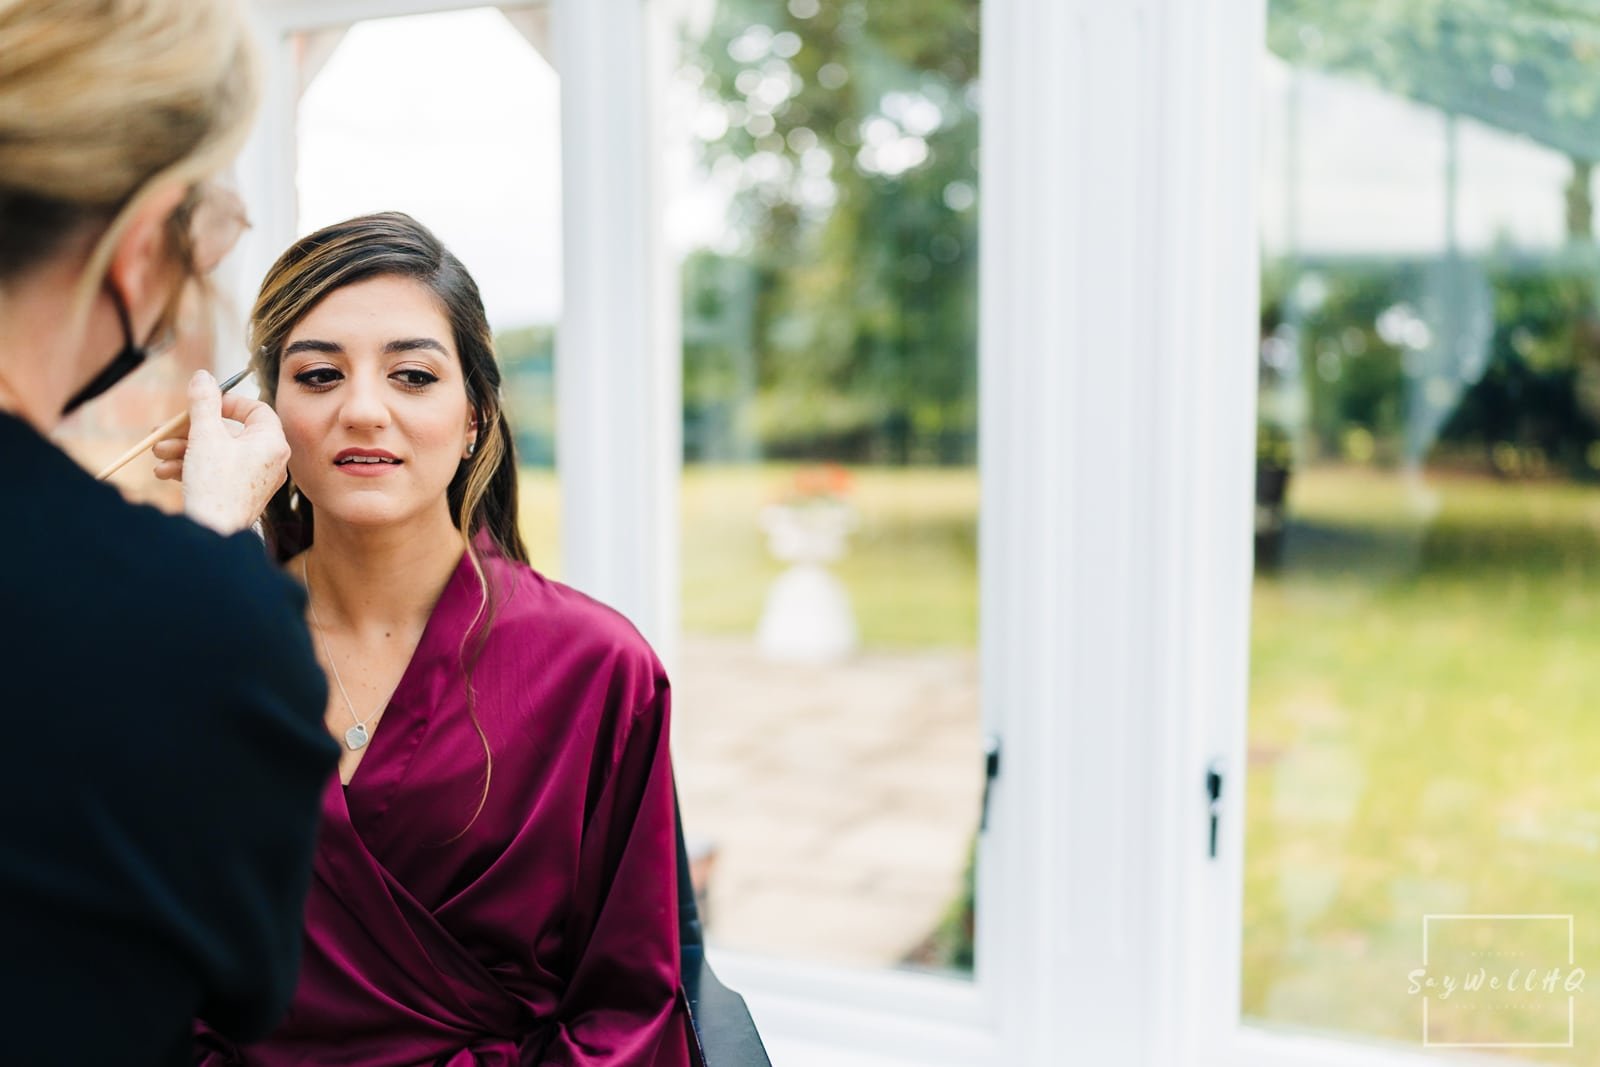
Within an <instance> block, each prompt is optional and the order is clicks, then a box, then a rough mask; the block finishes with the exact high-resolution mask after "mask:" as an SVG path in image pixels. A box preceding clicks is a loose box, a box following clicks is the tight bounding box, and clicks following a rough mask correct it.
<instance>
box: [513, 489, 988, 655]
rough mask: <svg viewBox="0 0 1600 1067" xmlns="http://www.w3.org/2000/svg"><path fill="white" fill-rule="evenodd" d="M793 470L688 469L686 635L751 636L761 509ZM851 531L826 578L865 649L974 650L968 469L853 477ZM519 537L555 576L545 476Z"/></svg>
mask: <svg viewBox="0 0 1600 1067" xmlns="http://www.w3.org/2000/svg"><path fill="white" fill-rule="evenodd" d="M795 470H796V468H795V467H793V466H788V465H783V464H765V465H761V466H729V467H691V468H690V469H689V470H688V471H686V472H685V474H684V477H683V484H682V496H681V507H682V527H681V528H682V542H683V550H682V560H683V625H684V629H685V630H686V631H688V632H690V633H703V634H754V633H755V629H756V623H757V621H758V620H759V619H760V617H761V606H762V601H763V598H764V597H765V596H766V592H767V588H768V586H769V585H770V584H771V582H772V579H773V578H775V577H777V575H778V574H779V573H780V572H781V571H782V569H783V567H782V565H781V564H780V563H778V562H777V561H776V560H774V559H773V558H772V556H771V555H770V554H769V553H768V551H767V545H766V535H765V534H764V533H763V532H762V530H761V526H760V520H761V510H762V508H764V507H765V506H767V505H768V504H771V503H773V502H774V501H775V500H776V499H778V498H779V497H780V496H781V495H782V494H783V492H784V491H785V490H786V489H787V488H788V487H789V486H790V485H791V484H792V482H793V479H794V473H795ZM850 474H851V479H852V486H851V488H850V491H849V500H850V503H851V505H852V506H853V507H854V508H855V509H856V511H857V512H858V513H859V525H858V526H857V528H856V530H855V532H854V533H853V534H851V537H850V551H849V553H848V554H847V555H846V557H845V558H844V559H842V560H841V561H840V562H839V563H838V564H837V565H836V566H835V567H834V568H833V571H834V573H835V574H837V575H838V576H839V578H840V580H841V581H843V582H844V584H845V587H846V589H847V590H848V591H849V594H850V599H851V604H852V606H853V607H854V608H855V613H856V621H857V623H858V625H859V626H860V629H861V639H862V643H863V644H864V645H866V646H867V647H879V648H882V647H934V646H945V647H948V646H958V647H972V646H973V645H974V644H975V643H976V642H977V633H978V583H977V516H978V478H977V473H976V471H974V470H972V469H971V468H957V469H926V470H898V469H892V468H855V469H853V470H852V471H851V472H850ZM521 489H522V529H523V535H524V536H525V537H526V538H527V539H528V542H529V544H528V549H529V551H530V552H531V553H532V555H533V559H534V564H535V565H536V566H538V567H540V568H541V569H544V570H547V571H548V572H550V573H551V574H553V575H557V576H559V572H560V553H559V546H558V544H557V541H558V538H557V535H556V529H557V527H558V525H559V521H558V512H557V508H558V507H559V493H558V490H557V487H556V482H555V479H554V477H553V476H552V475H550V474H548V473H546V472H539V471H527V472H524V475H523V479H522V486H521Z"/></svg>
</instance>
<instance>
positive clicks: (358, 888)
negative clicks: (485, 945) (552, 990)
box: [313, 778, 550, 1067]
mask: <svg viewBox="0 0 1600 1067" xmlns="http://www.w3.org/2000/svg"><path fill="white" fill-rule="evenodd" d="M329 789H330V792H331V793H333V794H334V795H333V796H331V797H325V799H324V803H323V815H324V819H323V829H322V832H323V835H324V838H325V840H324V841H323V842H322V845H321V847H319V848H318V849H317V851H316V857H315V860H314V862H313V870H314V871H315V873H316V876H317V878H318V879H320V880H321V881H322V882H323V883H324V884H325V885H326V886H327V887H328V889H329V891H330V892H332V893H333V894H334V896H336V897H338V898H339V900H341V901H342V902H343V903H344V904H345V906H346V909H347V910H348V914H349V919H350V921H351V923H353V924H354V925H356V926H358V927H360V929H361V931H362V932H364V933H365V934H366V935H367V936H366V937H365V938H363V939H362V940H363V941H365V944H350V945H348V946H344V945H339V946H328V947H329V948H330V949H332V948H335V947H340V948H342V947H348V948H350V949H352V950H353V951H352V952H351V953H350V954H349V955H350V956H354V955H356V954H357V953H359V956H360V958H359V959H352V958H349V957H348V956H347V957H346V958H344V959H341V960H339V961H338V963H339V965H341V966H343V967H348V968H350V969H351V970H353V971H355V972H357V973H358V974H359V975H360V978H361V981H362V983H363V984H364V985H367V986H369V987H372V988H373V989H374V990H375V991H377V992H378V993H379V994H381V995H382V996H384V997H386V998H387V999H390V1000H392V1001H394V1002H395V1003H396V1004H397V1005H399V1006H400V1007H401V1008H403V1009H405V1010H407V1011H409V1012H414V1013H416V1014H418V1015H421V1016H423V1017H424V1018H427V1019H430V1020H432V1021H433V1022H434V1023H436V1024H439V1025H441V1026H443V1027H448V1028H450V1029H454V1030H456V1031H458V1032H460V1033H462V1034H463V1036H464V1037H465V1039H466V1041H468V1042H472V1043H473V1044H475V1045H477V1050H476V1051H474V1050H473V1049H471V1048H469V1049H468V1050H466V1051H463V1052H462V1053H460V1054H458V1055H456V1058H453V1059H448V1060H445V1061H444V1062H446V1063H449V1064H451V1065H452V1067H454V1065H456V1064H485V1065H496V1067H497V1065H499V1064H501V1063H508V1064H510V1063H515V1059H514V1057H515V1056H516V1047H517V1045H518V1043H519V1042H518V1040H517V1039H518V1038H519V1037H520V1038H522V1039H523V1040H526V1039H527V1038H528V1037H530V1036H532V1035H534V1034H537V1033H538V1032H540V1031H544V1030H547V1029H548V1028H549V1025H550V1021H549V1020H544V1019H536V1018H534V1016H533V1012H532V1010H531V1009H530V1008H529V1007H528V1005H527V1004H525V1003H524V1002H523V1001H522V1000H520V999H518V998H517V997H515V996H513V995H512V994H511V993H510V992H509V991H508V990H506V988H505V987H504V986H502V985H501V984H500V983H499V982H498V981H496V980H495V977H494V975H493V973H491V972H490V971H489V969H488V968H487V967H485V966H484V965H483V964H482V963H480V962H479V961H478V960H477V958H476V957H474V956H473V955H472V953H470V952H469V951H467V949H466V948H465V947H463V946H462V945H461V943H460V942H459V941H457V940H456V939H455V938H454V937H453V936H452V935H451V934H450V932H449V931H448V930H446V929H445V928H444V927H443V926H442V925H440V923H439V921H438V919H436V918H434V916H433V913H432V912H430V911H429V910H428V909H427V908H426V907H424V906H423V905H422V904H420V903H418V902H417V900H416V898H414V897H413V896H412V895H411V894H410V893H409V892H408V891H407V890H406V888H405V887H404V886H402V885H400V884H399V883H398V882H397V881H395V879H394V877H393V876H392V875H391V874H390V873H389V872H388V871H387V870H386V869H385V868H384V866H383V865H382V864H381V863H379V862H378V861H377V859H376V858H375V857H374V856H373V855H372V853H371V852H369V851H367V847H366V845H365V844H364V843H363V842H362V840H361V837H360V835H359V834H357V833H356V830H355V827H354V826H353V825H352V824H351V822H350V810H349V808H348V807H346V806H345V800H344V790H343V788H342V787H341V786H340V784H339V781H338V779H337V778H335V779H333V780H332V781H331V782H330V783H329ZM339 940H340V941H341V942H343V941H344V940H345V939H344V938H340V939H339ZM352 940H353V939H352ZM478 1035H482V1036H483V1037H484V1038H488V1039H489V1040H486V1041H482V1042H481V1043H480V1042H478V1041H476V1040H475V1038H476V1037H477V1036H478ZM543 1036H548V1035H543ZM495 1039H507V1040H505V1041H504V1042H501V1041H499V1040H495ZM502 1044H503V1047H504V1050H505V1051H504V1052H502V1051H501V1048H502ZM461 1056H476V1057H477V1058H468V1059H462V1058H460V1057H461ZM502 1057H511V1058H502Z"/></svg>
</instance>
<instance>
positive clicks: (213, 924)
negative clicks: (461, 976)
mask: <svg viewBox="0 0 1600 1067" xmlns="http://www.w3.org/2000/svg"><path fill="white" fill-rule="evenodd" d="M247 34H248V31H247V28H246V21H245V18H244V15H243V14H242V12H241V10H240V8H239V7H238V6H237V4H236V2H235V0H0V464H3V470H4V474H3V476H0V724H3V730H4V735H3V736H4V744H3V747H0V753H3V755H0V1062H4V1063H8V1064H13V1063H14V1064H27V1065H29V1067H51V1065H56V1064H74V1065H82V1064H96V1065H99V1064H118V1065H122V1067H144V1065H166V1064H171V1065H173V1067H177V1065H179V1064H187V1063H188V1062H189V1061H190V1055H191V1053H190V1048H191V1044H190V1041H191V1026H192V1022H191V1020H192V1019H193V1018H195V1017H197V1016H198V1017H199V1018H201V1019H204V1020H205V1021H206V1022H207V1023H208V1024H209V1025H210V1026H212V1027H213V1028H214V1029H217V1030H220V1031H222V1032H223V1033H226V1034H229V1035H230V1036H234V1037H237V1038H239V1039H242V1040H248V1039H250V1038H252V1037H259V1036H261V1035H263V1034H265V1033H267V1032H268V1030H269V1029H270V1028H271V1027H272V1026H273V1025H274V1024H275V1023H276V1022H277V1021H278V1017H279V1015H280V1014H281V1013H282V1011H283V1010H284V1007H285V1006H286V1005H287V1004H288V1001H289V997H290V994H291V992H292V991H293V987H294V983H295V978H296V971H297V967H298V955H299V946H300V935H301V909H302V906H303V902H304V896H305V892H306V888H307V885H308V881H309V877H310V861H311V854H312V846H313V843H314V836H315V833H316V815H317V810H318V800H319V797H320V795H321V792H322V789H323V787H324V785H325V783H326V782H327V781H328V778H329V775H330V773H331V771H332V769H333V767H334V763H335V759H336V757H337V749H336V747H335V745H334V743H333V741H332V740H331V739H330V738H329V736H328V733H327V730H326V729H325V728H324V727H323V723H322V715H323V709H324V707H325V699H326V692H327V690H326V683H325V682H324V680H323V676H322V673H321V671H320V669H319V668H318V666H317V662H316V660H315V658H314V656H313V654H312V650H311V645H310V642H309V638H308V635H307V631H306V627H305V623H304V620H303V614H302V612H303V611H304V608H305V598H304V594H303V592H302V591H301V589H300V587H299V586H298V585H297V584H296V583H294V582H293V581H291V580H290V579H288V578H285V577H282V576H280V575H279V573H278V572H277V570H276V569H275V568H274V567H273V566H271V565H270V564H269V563H268V561H267V557H266V554H265V552H264V550H263V547H262V545H261V542H260V541H259V540H258V539H257V538H256V537H255V535H254V534H252V533H251V532H249V531H248V530H246V529H245V527H246V526H247V525H248V524H249V523H250V522H251V521H252V520H253V519H254V518H255V517H256V516H257V515H259V514H260V513H261V511H262V508H263V506H264V505H265V503H266V501H267V499H268V498H269V497H270V495H271V494H272V493H273V491H274V490H276V489H277V487H278V486H279V485H281V484H282V482H283V478H284V465H285V461H286V459H287V457H288V447H287V445H286V444H285V442H284V437H283V431H282V428H281V427H280V425H279V423H278V420H277V417H276V416H275V415H274V414H273V413H272V411H271V410H270V409H269V408H267V407H266V405H264V404H261V403H259V402H257V401H253V400H247V399H243V398H240V397H236V396H232V395H230V396H228V397H222V396H220V394H219V393H218V390H217V386H216V383H215V382H214V381H213V380H212V379H211V378H210V377H209V376H207V375H204V374H203V373H202V374H201V375H197V377H196V379H195V380H194V381H193V382H191V383H190V389H189V396H190V405H191V408H190V410H191V416H192V420H193V425H192V427H191V429H190V433H189V453H188V458H187V462H186V463H185V467H184V494H185V508H186V511H187V513H188V517H186V518H185V517H177V516H169V515H166V514H163V513H161V512H159V511H156V510H154V509H152V508H147V507H138V506H133V505H130V504H128V503H125V502H124V501H123V499H122V497H121V496H120V495H119V494H118V493H117V492H116V490H114V489H112V488H110V487H108V486H105V485H102V484H100V483H98V482H96V481H95V480H93V478H91V477H90V476H89V475H88V474H87V473H86V472H84V471H83V470H81V469H80V468H79V467H78V466H77V465H76V464H74V463H73V462H72V461H71V460H69V459H68V458H67V457H66V456H65V455H64V454H63V453H62V452H60V451H59V450H58V449H57V448H55V447H54V446H53V445H52V444H51V443H50V441H49V439H48V434H49V433H50V431H51V430H52V428H53V427H54V426H55V425H56V424H57V422H58V421H59V420H60V419H61V417H62V416H63V415H64V414H66V413H68V412H70V411H72V410H73V409H74V408H76V407H78V406H79V405H81V404H83V403H86V402H88V401H90V400H92V399H93V398H94V397H95V396H97V395H98V394H100V393H102V392H104V391H105V390H106V389H108V388H110V387H111V386H112V385H114V384H115V383H116V382H117V381H118V380H119V379H120V378H121V377H123V376H124V375H126V374H127V373H128V372H129V371H131V370H132V369H134V368H135V367H136V366H138V364H139V363H140V362H141V361H142V360H143V359H144V358H145V356H146V355H147V354H148V352H150V351H151V350H152V349H153V348H155V347H158V346H160V345H161V344H162V343H163V342H164V341H166V340H168V339H170V338H171V336H172V333H173V328H174V323H175V322H176V321H177V314H176V312H177V308H178V306H179V302H180V299H183V298H187V299H189V300H201V301H203V300H204V299H205V294H206V289H205V277H206V275H207V273H208V272H209V271H210V270H211V269H212V268H214V267H215V266H216V264H217V261H218V260H220V259H221V258H222V256H223V255H225V254H226V252H227V250H228V248H229V246H230V245H231V244H232V242H233V240H234V239H235V238H236V237H237V235H238V231H239V230H240V228H241V227H242V222H243V218H242V212H241V211H240V210H239V206H238V205H237V203H236V202H235V201H233V200H232V199H231V198H230V197H229V196H228V195H227V194H225V193H223V192H221V191H220V190H218V189H217V188H215V187H214V186H213V185H212V184H211V179H212V178H213V176H214V175H215V174H216V172H217V171H219V170H220V169H221V168H223V167H225V166H226V165H227V164H228V163H229V161H230V160H231V159H232V157H233V155H234V153H235V152H236V151H237V149H238V147H239V145H240V143H241V141H242V140H243V138H244V136H245V133H246V131H247V128H248V125H249V122H250V119H251V115H252V112H253V108H254V103H255V95H256V86H255V63H254V58H253V55H252V52H251V44H250V41H249V39H248V35H247ZM188 318H194V319H197V320H198V321H203V322H208V323H209V322H210V321H211V317H210V316H209V315H208V314H204V313H203V311H202V313H201V314H199V315H195V316H187V317H186V321H187V319H188ZM165 414H166V413H165V412H151V423H152V424H154V423H155V422H156V421H159V419H160V418H161V417H162V416H164V415H165ZM225 419H226V420H230V421H228V422H225V421H224V420H225ZM197 460H198V462H197ZM241 531H242V532H241Z"/></svg>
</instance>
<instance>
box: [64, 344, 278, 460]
mask: <svg viewBox="0 0 1600 1067" xmlns="http://www.w3.org/2000/svg"><path fill="white" fill-rule="evenodd" d="M249 376H250V368H249V367H246V368H245V369H244V370H242V371H240V372H239V373H238V374H234V375H231V376H230V377H229V378H228V379H227V380H226V381H224V382H223V383H222V384H221V385H220V386H219V387H218V388H220V389H221V390H222V391H223V392H224V393H226V392H227V391H228V390H230V389H232V388H233V387H234V386H236V385H238V384H239V383H240V382H242V381H244V380H245V379H246V378H248V377H249ZM188 426H189V413H188V412H187V411H184V412H180V413H179V414H177V415H174V416H172V418H170V419H168V420H167V421H166V422H164V423H162V424H161V425H160V426H157V427H156V428H155V429H154V430H151V431H150V436H148V437H146V438H145V439H144V440H143V441H140V442H139V443H138V444H136V445H134V446H133V447H132V448H130V449H128V450H127V451H126V452H124V453H123V454H122V455H120V456H118V457H117V459H116V462H114V463H112V464H111V466H109V467H107V468H106V469H105V470H103V471H101V472H100V473H99V474H97V475H95V477H96V478H97V479H98V480H99V481H102V482H103V481H105V480H106V479H107V478H109V477H111V476H112V475H113V474H115V473H117V472H118V471H119V470H121V469H122V468H123V467H126V466H127V465H128V464H129V463H131V462H133V461H134V460H135V459H137V458H139V455H140V453H142V452H146V451H148V450H149V449H150V446H152V445H154V444H155V443H156V442H157V441H160V440H161V439H163V438H166V437H171V436H172V435H173V434H175V433H179V432H181V431H182V430H185V429H187V428H188Z"/></svg>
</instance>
